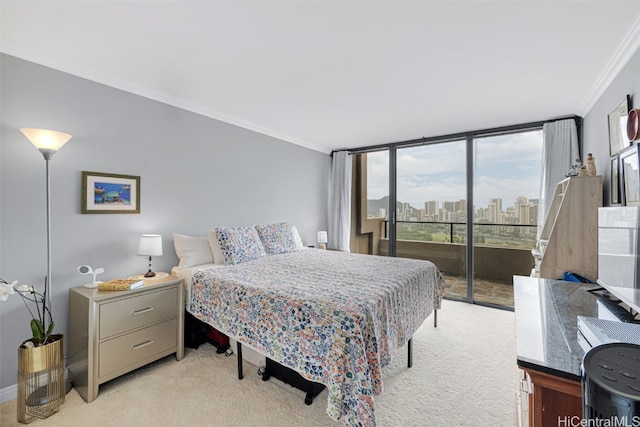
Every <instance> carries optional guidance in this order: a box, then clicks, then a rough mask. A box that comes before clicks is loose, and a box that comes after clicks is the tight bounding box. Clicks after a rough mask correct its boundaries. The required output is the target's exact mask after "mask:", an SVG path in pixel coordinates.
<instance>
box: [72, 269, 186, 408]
mask: <svg viewBox="0 0 640 427" xmlns="http://www.w3.org/2000/svg"><path fill="white" fill-rule="evenodd" d="M183 322H184V297H183V289H182V279H180V278H177V277H175V276H168V277H166V278H163V279H155V280H146V281H145V284H144V286H141V287H139V288H137V289H133V290H130V291H98V290H97V289H88V288H85V287H84V286H79V287H75V288H71V289H70V290H69V376H70V378H71V381H72V383H73V386H74V388H75V389H76V390H77V391H78V393H79V394H80V395H81V396H82V398H83V399H84V400H85V401H87V402H92V401H93V400H95V399H96V397H97V396H98V386H99V385H100V384H103V383H105V382H107V381H109V380H112V379H114V378H117V377H119V376H121V375H123V374H126V373H127V372H130V371H132V370H134V369H137V368H140V367H141V366H144V365H146V364H148V363H151V362H153V361H155V360H158V359H160V358H162V357H165V356H167V355H169V354H172V353H175V354H176V359H177V360H182V358H183V357H184V324H183Z"/></svg>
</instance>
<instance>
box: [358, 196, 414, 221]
mask: <svg viewBox="0 0 640 427" xmlns="http://www.w3.org/2000/svg"><path fill="white" fill-rule="evenodd" d="M402 204H403V203H402V202H396V210H399V211H400V212H402ZM380 209H384V210H385V212H387V211H388V210H389V196H384V197H383V198H381V199H367V214H368V215H369V216H371V215H373V216H376V215H377V214H378V212H379V211H380ZM411 209H414V210H416V211H419V210H420V209H416V208H414V207H413V206H411Z"/></svg>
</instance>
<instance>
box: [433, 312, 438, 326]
mask: <svg viewBox="0 0 640 427" xmlns="http://www.w3.org/2000/svg"><path fill="white" fill-rule="evenodd" d="M433 327H434V328H437V327H438V310H433Z"/></svg>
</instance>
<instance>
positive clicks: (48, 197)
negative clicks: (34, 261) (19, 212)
mask: <svg viewBox="0 0 640 427" xmlns="http://www.w3.org/2000/svg"><path fill="white" fill-rule="evenodd" d="M40 152H41V153H42V155H43V156H44V161H45V183H46V190H45V194H46V205H47V211H46V212H47V275H46V276H45V292H46V294H47V300H46V304H47V307H49V310H51V184H50V183H49V182H50V173H49V160H51V157H53V154H54V153H55V151H53V150H46V149H41V150H40Z"/></svg>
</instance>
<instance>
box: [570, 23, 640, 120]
mask: <svg viewBox="0 0 640 427" xmlns="http://www.w3.org/2000/svg"><path fill="white" fill-rule="evenodd" d="M638 49H640V13H638V15H637V16H636V19H635V20H634V22H633V25H631V28H629V31H627V34H626V36H625V37H624V38H623V39H622V41H621V42H620V44H619V45H618V47H617V48H616V50H615V51H614V52H613V54H612V55H611V58H610V59H609V62H608V63H607V65H606V66H605V67H604V69H603V70H602V72H601V73H600V76H599V77H598V79H597V80H596V81H595V83H594V85H593V87H592V88H591V90H590V91H589V92H588V94H587V97H586V98H585V101H584V102H583V104H582V108H580V111H581V115H582V117H585V116H586V115H587V113H589V111H591V109H592V108H593V106H594V105H595V104H596V102H597V101H598V99H600V97H601V96H602V95H603V94H604V92H605V91H606V90H607V88H608V87H609V86H610V85H611V83H612V82H613V80H614V79H615V78H616V77H617V76H618V74H619V73H620V71H621V70H622V69H623V68H624V66H625V65H627V63H628V62H629V60H630V59H631V57H632V56H633V55H634V54H635V53H636V51H638Z"/></svg>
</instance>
